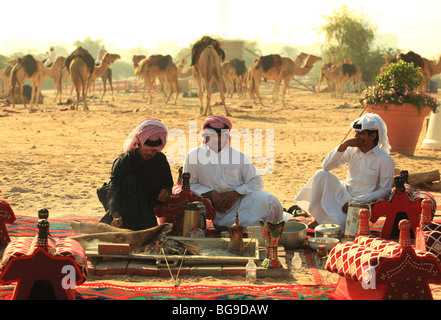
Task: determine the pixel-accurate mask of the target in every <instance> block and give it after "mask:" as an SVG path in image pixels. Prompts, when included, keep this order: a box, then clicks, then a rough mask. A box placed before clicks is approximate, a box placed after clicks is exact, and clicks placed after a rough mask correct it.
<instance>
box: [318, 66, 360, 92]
mask: <svg viewBox="0 0 441 320" xmlns="http://www.w3.org/2000/svg"><path fill="white" fill-rule="evenodd" d="M322 76H323V77H324V78H325V79H326V82H327V83H328V86H329V87H330V91H331V96H338V97H343V89H344V85H345V83H346V81H348V80H353V85H352V92H353V93H354V88H355V83H357V84H358V92H359V93H360V92H361V77H362V74H361V72H360V70H359V69H358V68H356V67H355V66H354V65H353V64H350V63H340V64H333V63H324V64H323V65H322V70H321V75H320V79H319V84H318V86H317V88H318V92H320V82H321V80H322V79H323V77H322Z"/></svg>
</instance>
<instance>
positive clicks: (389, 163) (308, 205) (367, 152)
mask: <svg viewBox="0 0 441 320" xmlns="http://www.w3.org/2000/svg"><path fill="white" fill-rule="evenodd" d="M351 128H352V129H355V138H352V139H348V140H346V141H345V142H343V143H342V144H341V145H340V146H338V147H336V148H335V149H334V150H332V151H331V152H330V153H329V154H328V155H327V157H326V158H325V160H324V161H323V169H321V170H318V171H317V172H316V173H315V174H314V175H313V176H312V178H311V179H309V181H308V182H307V183H306V184H305V186H304V187H303V188H302V190H300V192H299V194H298V195H297V197H296V198H295V201H296V203H297V205H298V206H300V207H301V208H303V209H305V210H307V211H308V212H309V213H310V214H311V215H312V216H313V217H314V218H315V221H313V222H312V223H311V224H310V228H315V227H316V226H317V225H318V224H321V223H331V222H332V223H335V224H338V225H339V226H341V228H342V231H344V229H345V226H346V213H347V202H348V201H352V200H357V201H361V202H365V203H368V202H371V201H374V200H377V199H382V198H387V197H388V196H389V194H390V191H391V187H392V182H393V178H394V171H395V164H394V161H393V159H392V158H391V156H390V155H389V152H390V145H389V140H388V138H387V128H386V125H385V123H384V122H383V120H382V119H381V118H380V117H379V116H378V115H376V114H373V113H369V114H366V115H364V116H362V117H359V118H358V119H356V120H354V121H353V122H352V123H351ZM344 165H348V170H347V173H346V180H344V181H340V180H339V179H338V178H337V177H336V176H335V175H334V174H332V173H330V172H329V171H331V170H333V169H337V168H340V167H342V166H344Z"/></svg>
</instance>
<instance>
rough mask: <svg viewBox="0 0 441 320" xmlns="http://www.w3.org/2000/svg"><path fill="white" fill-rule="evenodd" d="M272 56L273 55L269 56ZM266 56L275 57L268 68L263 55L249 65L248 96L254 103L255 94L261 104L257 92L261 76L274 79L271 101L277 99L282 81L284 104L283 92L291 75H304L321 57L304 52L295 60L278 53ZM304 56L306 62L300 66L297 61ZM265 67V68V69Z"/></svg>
mask: <svg viewBox="0 0 441 320" xmlns="http://www.w3.org/2000/svg"><path fill="white" fill-rule="evenodd" d="M270 56H273V57H270ZM270 56H266V57H270V58H275V60H274V61H275V62H276V61H277V62H276V63H273V64H272V65H269V66H268V69H266V68H265V61H264V60H265V57H259V59H257V60H256V61H255V62H254V64H253V65H252V67H251V70H250V71H251V74H250V89H249V92H250V97H251V98H252V99H253V101H254V103H256V98H255V96H256V95H257V98H258V99H259V102H260V104H262V98H261V97H260V94H259V86H260V83H261V81H262V78H265V79H269V80H274V88H273V102H276V101H277V96H278V93H279V86H280V83H281V82H282V81H283V89H282V104H283V105H285V94H286V89H287V88H288V86H289V82H290V81H291V79H292V77H293V76H304V75H307V74H308V73H309V72H310V71H311V69H312V67H313V66H314V64H315V63H316V62H318V61H320V60H322V58H320V57H316V56H314V55H311V54H310V55H306V54H305V53H301V54H300V55H299V56H300V57H297V58H296V60H295V61H293V60H291V59H290V58H288V57H280V56H278V55H270ZM305 56H306V63H305V65H304V66H303V67H302V66H300V64H299V62H300V61H301V60H303V57H305ZM265 69H266V70H265Z"/></svg>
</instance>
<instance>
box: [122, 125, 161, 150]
mask: <svg viewBox="0 0 441 320" xmlns="http://www.w3.org/2000/svg"><path fill="white" fill-rule="evenodd" d="M167 135H168V129H167V126H166V125H165V124H164V123H163V122H162V121H161V120H159V119H156V118H146V119H144V120H142V121H141V122H140V123H139V124H138V126H137V127H136V128H135V129H133V130H132V132H131V133H130V134H129V135H128V137H127V138H126V140H125V141H124V144H123V150H124V152H128V151H131V150H133V149H135V148H137V147H141V148H144V149H155V150H158V151H161V150H162V149H164V147H165V144H166V143H167ZM147 140H148V141H149V142H150V141H153V142H156V141H158V144H157V145H155V146H152V144H150V146H149V145H146V144H145V143H146V141H147Z"/></svg>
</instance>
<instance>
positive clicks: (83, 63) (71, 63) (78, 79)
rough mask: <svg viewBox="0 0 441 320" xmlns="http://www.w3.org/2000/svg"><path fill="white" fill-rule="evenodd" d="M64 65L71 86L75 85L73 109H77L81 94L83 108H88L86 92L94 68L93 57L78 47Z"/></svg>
mask: <svg viewBox="0 0 441 320" xmlns="http://www.w3.org/2000/svg"><path fill="white" fill-rule="evenodd" d="M65 66H66V68H67V69H68V71H69V73H70V76H71V80H72V86H74V87H75V91H76V92H77V99H76V101H75V107H74V109H75V110H78V104H79V102H80V94H81V95H82V97H83V101H84V110H89V107H88V106H87V99H86V93H87V89H88V88H89V85H90V83H91V78H92V73H93V70H94V69H95V59H94V58H93V57H92V55H91V54H90V53H89V52H88V51H87V50H86V49H83V48H82V47H78V48H77V49H76V50H75V51H74V52H72V53H71V55H70V56H69V57H68V58H67V59H66V64H65Z"/></svg>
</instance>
